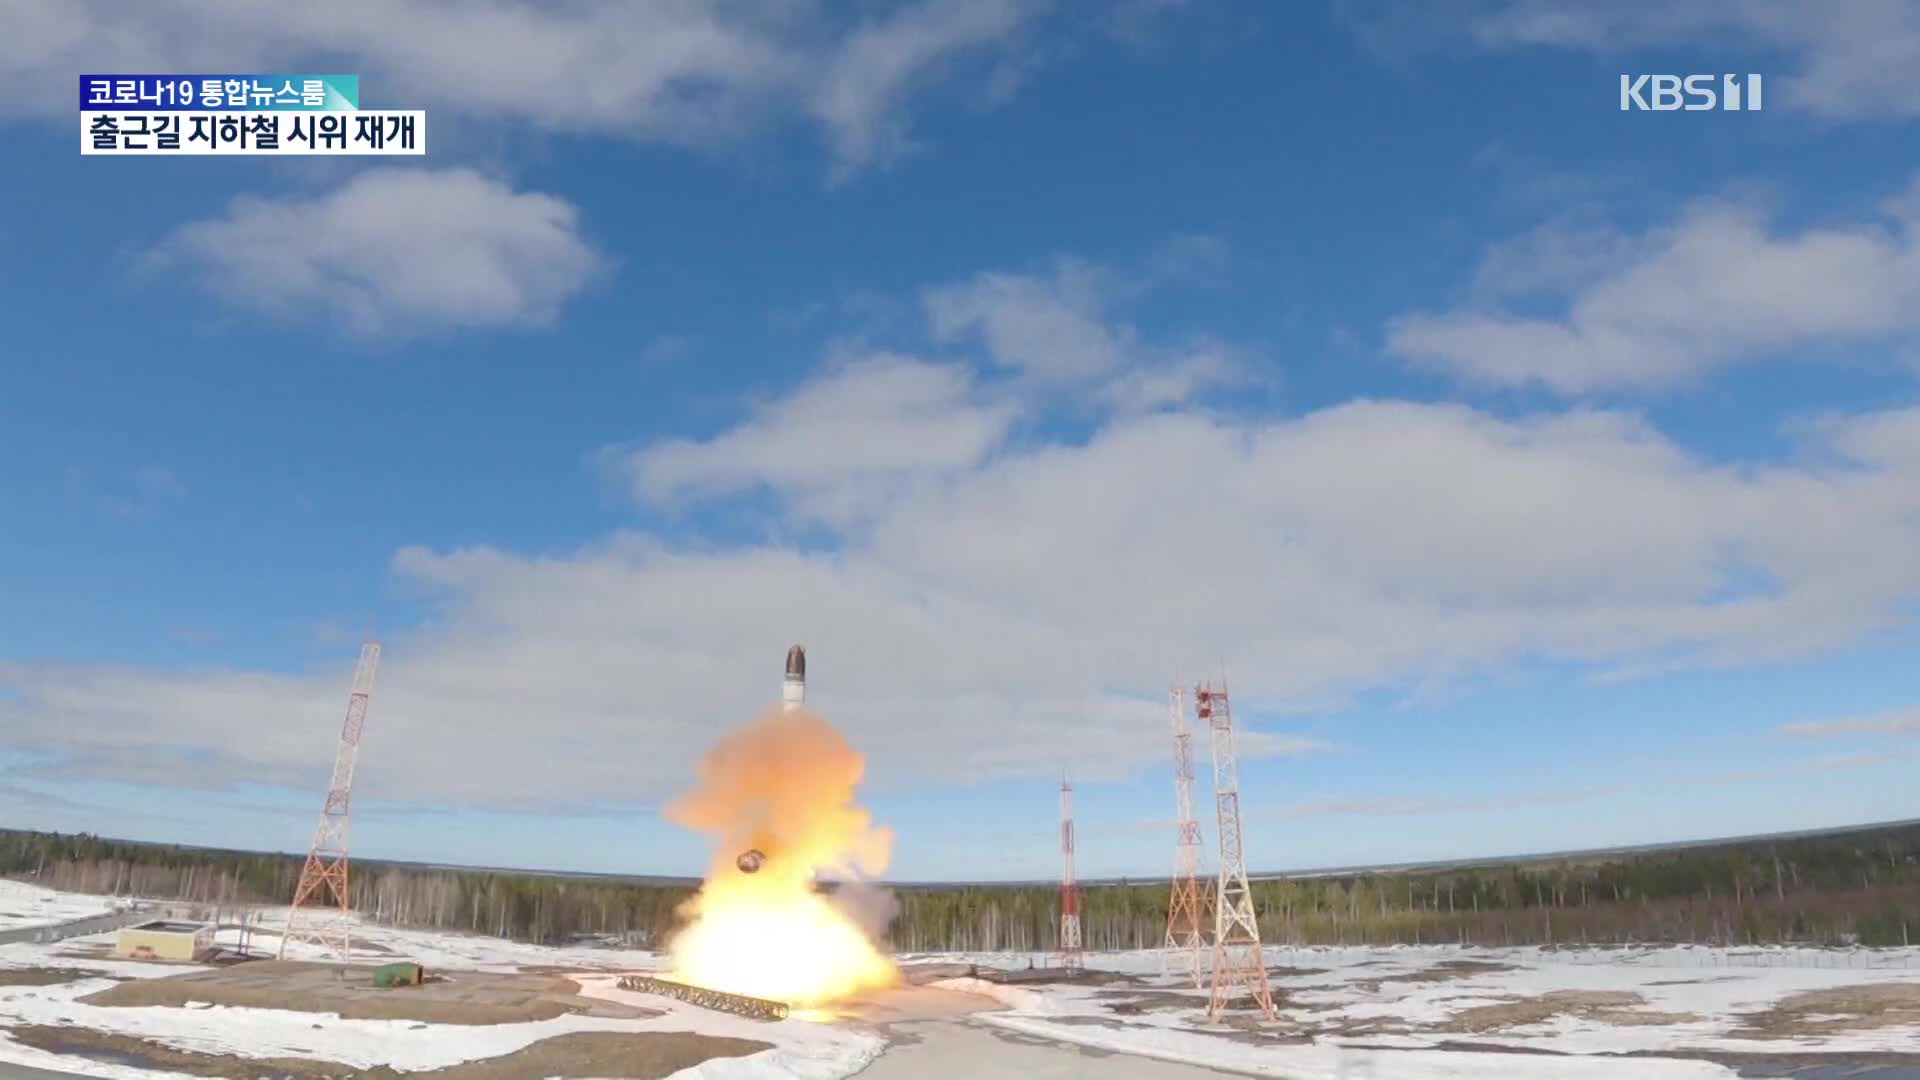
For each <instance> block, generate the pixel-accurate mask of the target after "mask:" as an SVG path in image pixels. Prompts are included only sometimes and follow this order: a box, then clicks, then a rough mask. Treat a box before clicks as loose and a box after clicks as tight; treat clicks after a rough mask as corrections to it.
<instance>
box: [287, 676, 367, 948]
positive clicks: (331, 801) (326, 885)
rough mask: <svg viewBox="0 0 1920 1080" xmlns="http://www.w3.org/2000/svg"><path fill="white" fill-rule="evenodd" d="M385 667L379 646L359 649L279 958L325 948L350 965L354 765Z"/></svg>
mask: <svg viewBox="0 0 1920 1080" xmlns="http://www.w3.org/2000/svg"><path fill="white" fill-rule="evenodd" d="M379 666H380V646H379V644H378V643H377V642H372V641H369V642H367V643H366V644H364V645H362V646H360V663H359V666H357V667H355V668H354V669H353V691H352V692H351V693H350V694H348V695H347V720H346V723H345V724H343V725H341V727H340V748H339V750H338V751H337V752H336V753H335V754H334V757H333V780H332V782H331V783H330V784H328V785H327V802H326V805H325V806H324V807H322V808H321V810H320V825H319V827H318V828H316V829H315V830H314V831H313V848H312V849H311V850H310V851H308V852H307V863H306V865H305V866H303V867H301V869H300V884H299V885H297V886H295V887H294V890H293V904H292V905H291V906H289V907H288V908H287V932H286V934H285V936H283V937H282V938H281V939H280V954H279V955H280V957H281V959H285V958H286V955H287V942H289V941H304V942H310V943H312V944H315V945H319V946H321V947H322V948H323V949H325V950H326V953H327V955H328V956H330V957H334V958H337V959H339V960H342V961H344V960H346V959H347V958H348V955H349V953H350V952H351V951H352V946H353V891H352V889H351V888H349V884H348V881H347V825H348V816H347V811H348V808H349V806H350V805H351V803H352V802H353V766H354V761H355V759H357V758H358V757H359V756H360V733H361V731H362V730H363V729H365V727H366V724H367V698H368V696H369V695H370V694H372V693H373V673H374V670H375V669H376V668H378V667H379Z"/></svg>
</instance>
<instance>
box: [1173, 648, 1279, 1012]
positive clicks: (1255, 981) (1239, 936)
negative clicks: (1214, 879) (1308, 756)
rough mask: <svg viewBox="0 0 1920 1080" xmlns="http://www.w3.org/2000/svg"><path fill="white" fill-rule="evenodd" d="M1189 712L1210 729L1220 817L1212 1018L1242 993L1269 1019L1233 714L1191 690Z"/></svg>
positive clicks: (1210, 694)
mask: <svg viewBox="0 0 1920 1080" xmlns="http://www.w3.org/2000/svg"><path fill="white" fill-rule="evenodd" d="M1193 703H1194V710H1195V713H1196V714H1197V715H1198V716H1199V718H1200V722H1201V723H1203V724H1206V725H1207V726H1208V727H1209V728H1210V729H1211V730H1212V731H1213V803H1214V808H1215V810H1216V811H1218V813H1219V815H1220V879H1219V887H1218V889H1217V891H1216V892H1215V894H1214V907H1213V980H1212V989H1211V991H1210V992H1209V994H1208V996H1207V1019H1209V1020H1212V1019H1214V1018H1215V1017H1217V1016H1218V1015H1219V1014H1220V1010H1221V1009H1222V1008H1223V1007H1224V1006H1225V1005H1226V1004H1227V1002H1228V1001H1229V1000H1231V999H1232V998H1233V996H1234V991H1235V990H1245V991H1246V992H1247V993H1248V994H1249V995H1251V996H1252V998H1253V1002H1254V1004H1255V1005H1258V1006H1259V1007H1260V1011H1261V1012H1262V1013H1264V1014H1266V1017H1267V1019H1269V1020H1271V1019H1274V1018H1275V1013H1274V1008H1273V991H1272V989H1270V988H1269V987H1268V985H1267V960H1266V954H1265V952H1264V951H1263V950H1262V949H1261V947H1260V921H1259V919H1258V918H1257V917H1256V916H1255V914H1254V910H1253V887H1252V886H1250V885H1248V884H1247V853H1246V849H1245V848H1244V847H1243V846H1242V843H1241V834H1240V766H1239V762H1238V761H1237V759H1236V757H1235V755H1234V749H1233V714H1232V712H1231V711H1230V710H1229V709H1228V708H1227V692H1226V690H1225V689H1220V690H1215V689H1212V688H1211V687H1207V686H1200V687H1196V688H1195V689H1194V692H1193Z"/></svg>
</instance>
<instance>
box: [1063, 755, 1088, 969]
mask: <svg viewBox="0 0 1920 1080" xmlns="http://www.w3.org/2000/svg"><path fill="white" fill-rule="evenodd" d="M1060 856H1061V859H1062V860H1063V865H1062V868H1061V874H1060V966H1061V967H1063V968H1066V969H1067V970H1069V971H1079V970H1080V969H1081V968H1082V967H1083V966H1084V962H1085V957H1084V956H1083V955H1082V953H1081V947H1080V886H1079V884H1078V883H1076V882H1075V881H1074V880H1073V785H1072V784H1069V783H1067V782H1066V781H1065V780H1062V781H1060Z"/></svg>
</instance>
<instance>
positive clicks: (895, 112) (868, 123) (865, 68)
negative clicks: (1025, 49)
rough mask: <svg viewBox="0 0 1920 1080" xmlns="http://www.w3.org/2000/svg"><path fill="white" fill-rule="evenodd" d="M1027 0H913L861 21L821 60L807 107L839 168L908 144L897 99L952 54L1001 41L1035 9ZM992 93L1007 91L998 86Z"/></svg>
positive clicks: (875, 158)
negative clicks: (828, 59) (822, 67)
mask: <svg viewBox="0 0 1920 1080" xmlns="http://www.w3.org/2000/svg"><path fill="white" fill-rule="evenodd" d="M1038 6H1039V5H1037V4H1035V3H1033V2H1031V0H960V2H956V0H919V2H917V3H913V4H910V5H908V6H906V7H902V8H898V9H896V10H894V11H893V12H891V13H889V14H888V15H886V16H885V17H883V18H879V19H869V20H866V21H864V22H862V23H861V24H860V25H859V26H858V27H857V28H856V29H855V30H854V31H853V32H852V33H851V34H849V35H848V36H847V37H846V39H845V40H844V41H842V42H841V43H840V45H839V47H838V50H837V52H836V53H835V55H834V57H833V60H832V62H831V63H830V64H828V66H827V68H826V71H825V77H824V79H823V81H822V83H821V86H820V87H819V89H818V91H817V93H816V95H815V99H814V111H815V113H816V114H817V115H818V116H819V117H820V119H821V121H822V122H823V123H824V124H825V125H826V126H827V129H828V131H829V132H831V134H832V137H833V141H834V146H835V150H836V152H837V156H838V159H839V169H840V173H841V175H843V176H844V175H845V173H846V172H847V171H849V170H852V169H857V168H860V167H862V166H865V165H867V164H870V163H872V162H874V161H885V160H888V159H891V158H893V157H896V156H898V155H899V154H900V153H902V152H903V151H905V150H907V149H909V148H910V143H909V140H908V133H907V123H906V118H905V117H904V115H902V113H901V111H900V104H901V102H902V101H903V100H904V99H905V97H906V96H907V93H908V91H909V90H910V89H911V88H912V87H913V85H914V84H915V83H916V82H918V81H922V80H924V79H926V78H928V77H930V76H932V75H934V74H936V73H937V71H938V68H939V67H940V66H941V65H942V64H944V63H946V62H948V61H950V60H951V59H952V58H953V57H954V56H955V55H957V54H960V53H964V52H968V51H970V50H976V49H979V48H980V47H981V46H984V45H991V44H994V43H997V42H1001V41H1003V40H1005V39H1006V38H1007V37H1008V36H1009V35H1010V34H1012V33H1013V32H1014V30H1016V29H1017V28H1018V27H1020V26H1021V25H1022V24H1023V23H1025V22H1026V21H1027V20H1029V19H1031V18H1032V17H1033V16H1034V15H1035V14H1036V13H1037V10H1038ZM997 94H998V96H1001V97H1005V96H1010V95H1011V89H1008V88H1004V87H1003V88H1001V89H999V90H998V91H997Z"/></svg>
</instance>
